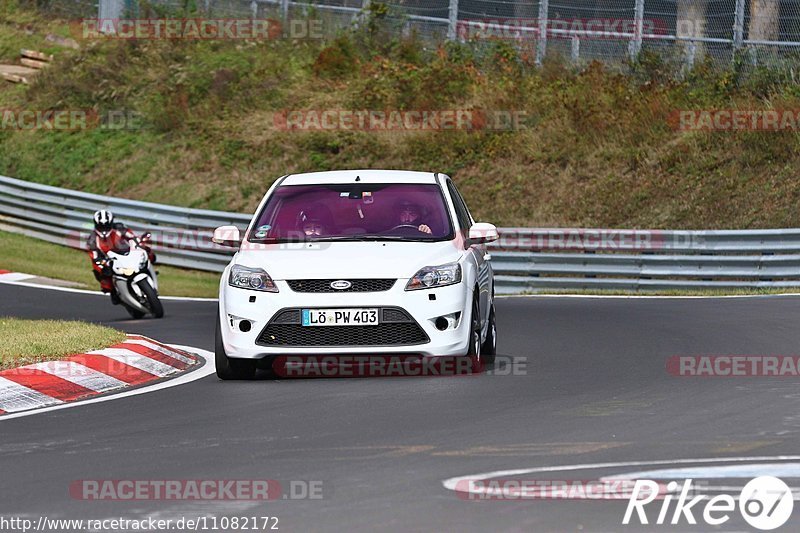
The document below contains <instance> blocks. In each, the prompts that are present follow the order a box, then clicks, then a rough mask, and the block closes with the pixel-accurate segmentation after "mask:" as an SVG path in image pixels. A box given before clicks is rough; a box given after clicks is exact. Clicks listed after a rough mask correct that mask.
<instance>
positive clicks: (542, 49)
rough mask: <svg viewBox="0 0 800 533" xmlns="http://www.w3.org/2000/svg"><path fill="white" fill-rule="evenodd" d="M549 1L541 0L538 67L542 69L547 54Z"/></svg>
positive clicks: (537, 47)
mask: <svg viewBox="0 0 800 533" xmlns="http://www.w3.org/2000/svg"><path fill="white" fill-rule="evenodd" d="M548 7H549V6H548V0H539V39H538V40H537V41H536V66H539V67H541V66H542V63H543V62H544V56H545V54H546V53H547V25H548V24H547V23H548V20H547V19H548V16H549V15H548V13H549V11H550V10H549V8H548Z"/></svg>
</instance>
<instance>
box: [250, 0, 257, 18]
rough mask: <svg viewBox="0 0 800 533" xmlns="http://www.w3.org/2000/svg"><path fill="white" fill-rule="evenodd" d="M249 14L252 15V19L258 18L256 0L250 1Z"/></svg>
mask: <svg viewBox="0 0 800 533" xmlns="http://www.w3.org/2000/svg"><path fill="white" fill-rule="evenodd" d="M250 14H251V16H252V17H253V20H255V19H257V18H258V2H256V0H253V1H252V2H250Z"/></svg>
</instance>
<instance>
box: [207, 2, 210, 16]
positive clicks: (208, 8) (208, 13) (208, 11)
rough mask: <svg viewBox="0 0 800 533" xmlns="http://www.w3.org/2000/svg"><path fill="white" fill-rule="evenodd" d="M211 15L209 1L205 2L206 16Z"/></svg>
mask: <svg viewBox="0 0 800 533" xmlns="http://www.w3.org/2000/svg"><path fill="white" fill-rule="evenodd" d="M210 14H211V0H206V15H210Z"/></svg>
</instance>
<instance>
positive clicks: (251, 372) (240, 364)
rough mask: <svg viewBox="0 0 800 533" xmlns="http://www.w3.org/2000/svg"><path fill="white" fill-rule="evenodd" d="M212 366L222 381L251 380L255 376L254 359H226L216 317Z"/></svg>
mask: <svg viewBox="0 0 800 533" xmlns="http://www.w3.org/2000/svg"><path fill="white" fill-rule="evenodd" d="M214 364H215V366H216V369H217V377H218V378H219V379H221V380H223V381H227V380H242V379H253V377H255V374H256V365H257V364H258V361H256V360H255V359H235V358H231V357H228V355H227V354H226V353H225V346H224V345H223V344H222V328H221V327H220V324H219V317H217V330H216V333H215V335H214Z"/></svg>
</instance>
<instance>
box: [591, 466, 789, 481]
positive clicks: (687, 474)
mask: <svg viewBox="0 0 800 533" xmlns="http://www.w3.org/2000/svg"><path fill="white" fill-rule="evenodd" d="M758 476H775V477H790V478H800V463H761V464H738V465H723V466H688V467H681V468H662V469H658V470H643V471H640V472H625V473H622V474H614V475H613V476H607V477H601V478H600V481H603V480H605V479H612V478H613V479H686V478H692V479H711V478H713V479H728V478H733V479H752V478H754V477H758Z"/></svg>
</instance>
